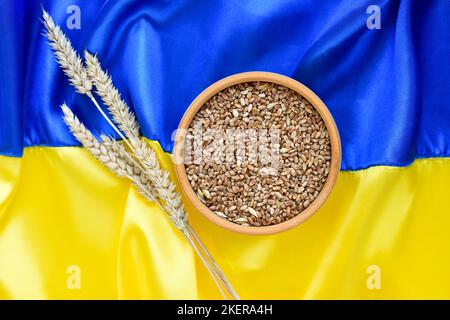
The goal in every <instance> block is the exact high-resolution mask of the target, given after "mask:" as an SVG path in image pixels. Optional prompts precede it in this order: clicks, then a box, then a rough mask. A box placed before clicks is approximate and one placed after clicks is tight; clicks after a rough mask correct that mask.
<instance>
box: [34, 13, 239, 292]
mask: <svg viewBox="0 0 450 320" xmlns="http://www.w3.org/2000/svg"><path fill="white" fill-rule="evenodd" d="M43 23H44V25H45V27H46V29H47V32H46V34H45V35H46V37H47V39H48V40H49V42H50V45H51V46H52V48H53V50H54V52H55V55H56V57H57V61H58V63H59V64H60V66H61V67H62V69H63V71H64V73H65V74H66V75H67V77H68V78H69V81H70V83H71V84H72V85H73V86H74V87H75V88H76V90H77V91H78V92H79V93H81V94H86V95H87V96H88V97H89V98H90V100H91V101H92V102H93V104H94V105H95V107H96V108H97V110H98V111H99V112H100V114H101V115H102V116H103V118H105V120H106V121H107V122H108V124H109V125H110V126H111V127H112V128H113V129H114V130H115V131H116V133H117V134H118V135H119V136H120V137H121V138H122V139H123V140H124V142H125V143H126V144H127V145H128V147H129V148H130V150H131V151H132V152H133V156H134V158H136V159H137V160H138V162H139V163H138V162H136V160H135V159H134V158H133V157H132V156H131V155H130V154H129V153H128V152H126V151H125V149H124V148H123V147H122V146H121V145H120V144H118V143H117V142H115V141H114V140H112V139H109V138H106V137H103V138H102V142H98V141H97V140H96V139H95V137H94V136H93V135H92V134H91V132H90V131H89V130H88V129H87V128H86V127H85V126H84V125H83V124H82V123H81V122H80V121H79V120H78V119H77V118H76V117H75V116H74V115H73V113H72V112H71V111H70V109H69V108H68V107H67V106H66V105H63V106H62V109H63V112H64V114H65V121H66V124H67V125H68V126H69V128H70V129H71V131H72V133H73V134H74V135H75V137H76V138H77V140H78V141H80V142H81V143H82V144H83V145H84V146H85V147H86V148H87V149H88V150H89V151H90V152H91V153H92V154H93V155H94V156H95V157H96V158H97V159H98V160H99V161H100V162H101V163H102V164H104V165H105V166H106V167H107V168H108V169H110V170H111V171H112V172H114V173H116V174H117V175H118V176H124V177H127V178H129V179H130V180H132V181H133V182H134V184H135V185H136V187H137V188H138V190H139V192H141V193H142V194H143V195H144V196H145V197H146V198H147V199H149V200H153V201H155V202H156V203H157V204H158V205H159V206H160V207H161V209H163V211H165V212H166V213H167V214H168V216H169V218H170V219H171V220H172V222H173V223H174V225H175V226H176V227H177V228H178V229H180V230H181V231H182V232H183V234H184V235H185V237H186V239H188V241H189V242H190V244H191V245H192V247H193V248H194V250H195V251H196V253H197V254H198V256H199V258H200V259H201V260H202V262H203V263H204V265H205V267H206V268H207V270H208V272H209V273H210V274H211V276H212V279H213V280H214V282H215V283H216V285H217V287H218V289H219V290H220V292H221V293H222V295H223V296H224V298H227V297H226V295H225V294H224V292H223V290H222V286H223V287H224V288H225V289H226V290H227V292H228V294H229V295H230V296H232V297H233V298H234V299H239V296H238V295H237V293H236V292H235V291H234V289H233V288H232V286H231V284H230V283H229V282H228V280H227V279H226V277H225V276H224V275H223V273H222V272H221V270H220V268H219V267H218V266H217V265H216V263H215V262H214V260H213V259H212V257H211V255H210V254H209V252H208V251H207V249H206V248H205V247H204V245H203V243H202V242H201V241H200V239H199V238H198V237H197V235H196V234H195V231H194V230H193V229H192V228H191V227H190V225H189V223H188V222H187V214H186V212H185V211H184V209H183V205H182V202H181V197H180V195H179V194H178V193H177V192H176V190H175V184H174V183H173V182H172V181H171V180H170V179H169V173H168V172H167V171H165V170H163V169H161V167H160V164H159V160H158V159H157V157H156V154H155V153H154V151H153V150H152V149H151V148H150V147H149V146H148V145H147V144H146V143H145V141H144V140H143V139H142V138H140V137H139V126H138V123H137V121H136V119H135V117H134V114H133V113H132V112H131V111H130V110H129V108H128V106H126V104H125V103H124V102H123V100H122V99H121V98H120V94H119V92H118V91H117V89H115V88H114V86H113V85H112V81H111V79H110V78H109V76H108V75H107V74H106V72H103V70H101V68H100V64H99V63H98V64H97V66H98V67H99V70H100V71H102V72H103V73H104V75H106V76H107V78H108V79H109V81H106V82H104V79H103V80H102V79H100V78H99V79H97V80H99V81H100V82H99V86H100V84H101V83H105V84H106V86H105V87H104V88H105V91H104V94H105V99H106V98H107V96H106V95H109V97H110V98H111V99H109V100H108V99H106V100H105V104H107V106H108V107H110V108H112V109H111V110H110V112H111V113H112V114H113V117H114V113H113V112H115V111H118V112H116V115H117V117H116V118H115V120H116V121H117V122H118V124H119V125H120V126H122V129H123V130H124V133H125V135H127V136H128V137H129V139H130V141H129V140H128V139H127V138H126V137H125V136H124V135H123V134H122V132H121V131H120V130H119V129H118V128H117V127H116V125H115V124H114V123H113V122H112V121H111V120H110V119H109V117H108V116H107V115H106V114H105V113H104V111H103V110H102V108H101V107H100V105H99V104H98V102H97V100H96V99H95V97H94V96H93V94H92V79H89V76H87V73H86V69H85V68H84V66H83V64H82V61H81V59H80V57H79V56H78V54H77V53H76V51H75V50H74V49H73V47H72V45H71V43H70V41H69V40H68V39H67V37H66V36H65V35H64V33H63V32H62V31H61V29H60V27H59V26H56V25H55V23H54V22H53V19H52V18H51V17H50V15H49V14H48V13H47V12H46V11H45V10H44V9H43ZM97 62H98V61H97ZM95 78H96V77H94V79H95ZM111 89H114V90H115V91H114V92H113V91H111ZM99 94H101V91H99ZM108 103H109V105H108ZM124 111H125V112H124ZM127 121H128V123H127ZM131 173H133V174H131ZM147 177H148V180H149V181H150V182H151V183H148V181H147V180H145V179H147ZM143 181H145V182H146V183H145V184H144V183H143ZM155 188H156V189H157V192H155ZM156 195H157V196H156ZM159 199H161V200H163V201H164V207H163V206H162V205H161V202H160V201H159Z"/></svg>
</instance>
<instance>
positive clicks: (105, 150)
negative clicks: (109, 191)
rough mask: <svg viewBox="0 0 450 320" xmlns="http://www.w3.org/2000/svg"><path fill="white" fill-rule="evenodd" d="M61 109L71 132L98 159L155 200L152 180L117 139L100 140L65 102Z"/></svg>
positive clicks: (145, 195) (144, 194) (106, 138)
mask: <svg viewBox="0 0 450 320" xmlns="http://www.w3.org/2000/svg"><path fill="white" fill-rule="evenodd" d="M61 109H62V111H63V114H64V122H65V123H66V124H67V126H68V127H69V129H70V132H72V134H73V135H74V136H75V138H76V139H77V140H78V141H79V142H81V144H82V145H83V146H84V147H85V148H86V149H87V150H88V151H89V152H90V153H91V154H92V155H93V156H94V157H95V158H96V159H97V160H98V161H100V162H101V163H102V164H103V165H104V166H105V167H107V168H108V169H109V170H110V171H112V172H114V173H115V174H116V175H117V176H119V177H126V178H128V179H130V180H131V181H132V182H133V183H134V184H135V185H136V187H137V189H138V191H139V192H140V193H141V194H142V195H143V196H144V197H145V198H147V199H148V200H151V201H154V200H155V195H154V193H155V192H154V189H153V187H152V185H151V182H150V181H149V180H148V179H147V177H146V176H145V173H144V172H143V171H142V169H140V168H139V166H137V165H136V163H135V162H134V161H133V160H132V159H131V158H130V156H129V155H128V154H127V152H126V151H125V149H124V148H123V147H122V146H121V145H120V144H119V143H118V142H117V141H115V140H112V139H110V138H109V137H106V136H104V135H102V137H101V138H102V139H101V142H99V141H98V140H97V139H96V138H95V137H94V135H93V134H92V133H91V132H90V131H89V130H88V129H87V128H86V127H85V126H84V125H83V124H82V123H81V122H80V120H79V119H78V118H77V117H76V116H75V115H74V114H73V112H72V110H70V108H69V107H67V105H66V104H65V103H64V104H62V105H61Z"/></svg>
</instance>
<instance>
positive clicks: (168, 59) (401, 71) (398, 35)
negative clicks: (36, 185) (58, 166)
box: [0, 0, 450, 170]
mask: <svg viewBox="0 0 450 320" xmlns="http://www.w3.org/2000/svg"><path fill="white" fill-rule="evenodd" d="M42 4H43V6H44V7H45V8H46V9H47V10H48V11H49V12H50V14H51V15H52V16H53V17H54V19H55V21H56V22H57V23H59V24H61V25H62V28H63V31H64V32H65V33H66V34H67V35H68V36H69V37H70V39H71V40H72V41H73V43H74V46H75V47H76V48H77V49H78V50H79V51H80V52H82V51H83V50H84V49H85V48H87V49H89V50H90V51H92V52H96V53H98V55H99V57H100V60H101V61H102V62H103V64H104V66H105V67H106V68H107V69H108V70H109V71H110V73H111V74H112V75H113V79H114V82H115V84H116V85H117V87H118V88H119V90H120V92H121V93H122V94H123V96H124V98H125V99H126V100H127V102H128V103H129V105H130V106H131V107H132V108H133V109H134V110H135V112H136V114H137V116H138V119H139V122H140V123H141V124H142V133H143V134H144V135H145V136H146V137H148V138H150V139H153V140H156V141H159V142H160V143H161V145H162V146H163V148H164V149H165V150H167V151H170V150H171V148H172V145H173V143H172V140H171V136H172V132H173V130H174V129H176V127H177V125H178V123H179V120H180V118H181V116H182V115H183V113H184V111H185V110H186V108H187V106H188V105H189V103H190V102H191V101H192V100H193V99H194V98H195V97H196V96H197V95H198V94H199V93H200V92H201V91H202V90H203V89H205V88H206V87H207V86H208V85H210V84H211V83H213V82H214V81H216V80H219V79H221V78H223V77H225V76H227V75H230V74H234V73H237V72H243V71H251V70H265V71H273V72H278V73H282V74H285V75H288V76H291V77H293V78H295V79H297V80H299V81H301V82H303V83H305V84H306V85H308V86H309V87H311V89H313V90H314V91H315V92H316V93H317V94H318V95H319V96H320V97H321V98H322V99H323V100H324V101H325V103H326V104H327V106H328V107H329V109H330V110H331V112H332V114H333V116H334V118H335V119H336V122H337V126H338V129H339V131H340V134H341V139H342V151H343V159H342V169H344V170H356V169H362V168H367V167H369V166H372V165H393V166H403V165H407V164H409V163H411V162H412V161H413V160H414V159H415V158H422V157H447V156H449V155H450V135H449V134H448V132H449V130H450V108H449V103H448V91H449V88H450V62H449V59H448V57H449V56H450V28H449V27H448V16H449V15H450V2H449V1H446V0H434V1H412V0H403V1H394V0H391V1H388V0H379V1H372V0H370V1H368V0H367V1H351V0H341V1H336V0H322V1H308V0H300V1H299V0H272V1H256V0H253V1H239V0H223V1H222V0H217V1H197V0H180V1H131V0H116V1H106V0H105V1H103V0H102V1H92V0H83V1H81V0H78V1H74V0H58V1H49V0H44V1H42ZM73 4H75V5H78V6H79V7H80V10H81V29H80V30H76V29H75V30H69V29H68V28H67V26H66V19H67V18H68V17H69V14H67V13H66V10H67V8H68V6H69V5H73ZM369 5H378V6H379V7H380V9H381V29H380V30H369V29H368V28H367V27H366V20H367V18H368V17H369V15H370V14H368V13H367V12H366V11H367V8H368V6H369ZM40 16H41V9H40V1H34V0H29V1H25V0H21V1H17V0H3V1H1V2H0V17H1V18H0V34H1V35H2V41H0V48H1V50H0V69H1V70H2V79H3V81H1V83H0V95H1V99H0V101H1V103H0V117H1V124H2V125H1V126H0V153H1V154H3V155H10V156H20V155H21V154H22V150H23V147H26V146H36V145H48V146H68V145H74V144H76V142H75V140H74V139H73V138H72V136H71V135H70V133H69V132H68V130H67V128H66V126H65V125H64V123H63V122H62V120H61V113H60V110H59V108H58V106H59V105H60V104H61V103H62V102H64V101H66V102H67V103H68V105H69V106H70V107H72V108H73V109H74V110H75V112H76V113H77V114H78V115H79V116H80V117H81V119H82V120H83V121H84V122H86V123H87V124H88V125H89V127H90V128H91V129H93V130H97V131H98V132H101V131H103V132H106V133H109V134H112V133H113V132H111V130H110V129H109V128H108V125H107V124H106V122H105V121H104V120H103V119H102V118H101V117H100V116H99V115H98V114H96V113H94V112H92V108H91V104H90V102H89V101H87V100H86V99H85V98H84V97H80V96H79V95H77V94H75V93H74V90H73V89H72V88H71V87H70V86H69V85H68V82H67V80H66V78H65V76H64V75H63V74H62V72H61V71H60V70H59V69H58V66H57V64H56V62H55V61H54V57H53V55H52V53H51V51H50V48H49V46H48V45H47V44H46V43H45V39H44V37H42V36H41V35H40V33H41V32H42V25H41V23H40V22H39V18H40Z"/></svg>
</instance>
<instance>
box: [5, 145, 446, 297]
mask: <svg viewBox="0 0 450 320" xmlns="http://www.w3.org/2000/svg"><path fill="white" fill-rule="evenodd" d="M158 154H159V157H160V159H161V160H162V161H163V163H164V166H165V167H166V168H168V169H171V159H170V156H169V155H167V154H165V153H164V152H162V150H161V149H159V152H158ZM449 176H450V160H449V159H424V160H417V161H416V162H414V164H412V165H411V166H409V167H406V168H393V167H372V168H369V169H367V170H363V171H357V172H342V173H341V174H340V175H339V178H338V181H337V185H336V188H335V189H334V191H333V193H332V194H331V197H330V199H329V201H327V202H326V203H325V205H324V207H323V208H322V209H320V210H319V211H318V212H317V213H316V214H315V215H314V216H313V217H312V218H311V219H309V220H308V221H307V222H306V223H304V224H302V225H301V226H299V227H297V228H295V229H293V230H290V231H287V232H285V233H281V234H276V235H271V236H261V237H258V236H246V235H240V234H236V233H232V232H229V231H226V230H224V229H221V228H220V227H217V226H216V225H213V224H211V223H210V222H208V221H207V220H206V219H204V218H203V217H201V216H199V215H198V213H196V212H195V211H193V210H192V208H190V207H189V205H188V204H186V205H187V206H188V210H189V213H190V220H191V222H192V224H193V226H194V228H195V229H196V230H197V232H198V233H199V235H200V237H201V238H202V239H203V240H204V242H205V243H206V245H207V246H208V248H209V249H210V250H211V252H212V253H213V255H214V257H215V258H216V259H217V262H218V263H219V264H220V266H221V267H222V268H223V270H224V272H225V273H226V274H227V275H228V276H229V277H230V280H231V281H232V282H233V284H234V286H235V288H236V290H237V291H238V292H239V294H240V295H241V297H242V298H245V299H259V298H271V299H278V298H283V299H290V298H295V299H300V298H307V299H312V298H325V299H328V298H329V299H341V298H352V299H390V298H401V299H404V298H425V299H431V298H446V299H449V298H450V274H449V272H448V270H449V268H450V256H449V254H448V248H449V246H450V233H449V232H448V226H449V225H450V215H449V214H448V212H449V211H450V198H449V197H448V188H447V187H448V177H449ZM0 257H1V263H0V298H3V299H5V298H8V299H17V298H20V299H25V298H37V299H48V298H52V299H60V298H61V299H79V298H85V299H91V298H97V299H98V298H111V299H115V298H121V299H131V298H133V299H135V298H151V299H167V298H171V299H179V298H185V299H196V298H207V299H211V298H220V296H219V294H218V292H217V291H216V289H215V287H214V285H213V283H212V280H211V279H210V277H209V276H208V274H207V272H206V270H205V269H204V268H203V266H202V265H201V263H200V262H199V260H198V259H197V258H196V257H195V254H194V253H193V251H192V249H191V248H190V247H189V245H188V244H187V242H186V241H185V239H184V238H183V237H182V236H181V235H180V233H179V232H178V231H177V230H176V229H174V227H173V226H172V225H171V223H170V222H169V221H168V219H166V218H165V217H164V215H163V213H162V212H160V210H159V209H158V208H157V207H155V206H154V205H152V204H150V203H149V202H147V201H146V200H144V199H143V198H142V197H141V196H140V195H139V194H138V193H137V192H136V191H135V190H134V188H130V184H129V183H128V182H127V181H126V180H123V179H120V178H117V177H115V176H114V175H112V174H111V173H110V172H109V171H107V170H106V169H105V168H104V167H102V166H101V165H100V164H99V163H98V162H96V160H94V159H93V158H92V157H91V156H90V155H89V154H88V153H87V152H86V150H84V149H81V148H77V147H63V148H46V147H33V148H27V149H25V153H24V155H23V157H22V158H20V159H19V158H10V157H0ZM73 266H76V267H78V268H79V271H80V273H79V275H80V289H79V290H77V289H70V288H69V287H68V286H67V282H68V279H69V278H70V275H71V274H72V273H71V269H70V268H71V267H73ZM371 266H375V267H376V268H379V271H380V286H381V287H380V289H379V290H371V289H369V288H370V287H369V288H368V287H367V282H368V281H369V280H370V276H371V269H370V268H373V267H371ZM368 271H369V273H368ZM369 282H370V281H369Z"/></svg>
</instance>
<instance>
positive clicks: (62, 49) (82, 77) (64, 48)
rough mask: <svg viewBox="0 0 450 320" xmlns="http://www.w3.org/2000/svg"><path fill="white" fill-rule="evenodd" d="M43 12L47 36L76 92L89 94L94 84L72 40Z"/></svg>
mask: <svg viewBox="0 0 450 320" xmlns="http://www.w3.org/2000/svg"><path fill="white" fill-rule="evenodd" d="M42 11H43V13H42V16H43V21H42V22H43V23H44V25H45V29H46V33H45V36H46V37H47V39H48V40H49V42H50V45H51V47H52V48H53V51H54V53H55V55H56V58H57V60H58V63H59V65H60V66H61V68H62V69H63V70H64V73H65V74H66V75H67V77H68V78H69V81H70V83H71V84H72V85H73V86H74V87H75V88H76V90H77V91H78V92H80V93H82V94H87V93H88V92H90V91H91V90H92V82H91V80H89V77H88V76H87V73H86V71H85V69H84V67H83V62H82V61H81V58H80V57H79V55H78V54H77V53H76V51H75V50H74V49H73V47H72V44H71V43H70V40H69V39H67V37H66V36H65V35H64V33H63V32H62V31H61V28H60V27H59V26H57V25H55V22H54V21H53V19H52V17H50V15H49V14H48V13H47V11H45V10H42Z"/></svg>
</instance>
